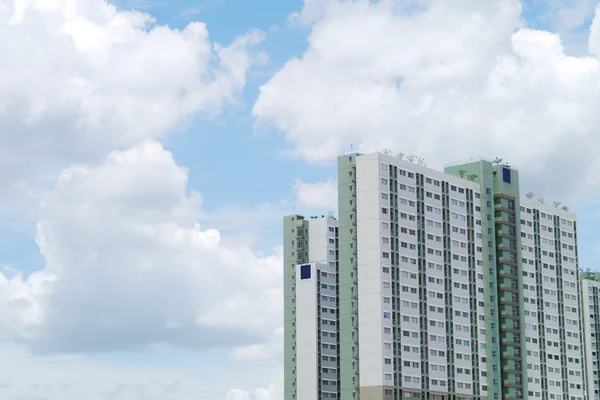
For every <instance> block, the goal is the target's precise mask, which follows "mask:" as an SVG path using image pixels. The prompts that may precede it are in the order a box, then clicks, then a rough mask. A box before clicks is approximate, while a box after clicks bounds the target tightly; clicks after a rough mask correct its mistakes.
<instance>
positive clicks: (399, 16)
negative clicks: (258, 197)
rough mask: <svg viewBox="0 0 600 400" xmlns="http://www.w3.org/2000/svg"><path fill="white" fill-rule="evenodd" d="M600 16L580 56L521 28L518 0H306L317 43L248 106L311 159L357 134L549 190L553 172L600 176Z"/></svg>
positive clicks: (432, 160) (358, 141)
mask: <svg viewBox="0 0 600 400" xmlns="http://www.w3.org/2000/svg"><path fill="white" fill-rule="evenodd" d="M599 15H600V12H598V10H597V11H596V18H595V21H594V24H593V27H592V30H591V34H590V37H589V54H588V55H585V56H581V57H571V56H567V55H566V54H565V51H564V49H563V46H562V44H561V38H560V37H559V36H558V35H557V34H555V33H552V32H548V31H540V30H532V29H529V28H527V27H526V26H524V23H523V21H522V18H521V3H520V2H519V1H518V0H491V1H478V0H457V1H452V2H448V1H445V0H427V1H418V2H416V1H409V2H406V1H380V2H370V1H366V0H353V1H340V0H306V1H305V7H304V10H303V11H302V13H301V14H300V15H299V16H297V18H296V20H297V21H299V22H300V23H303V24H307V25H309V26H311V28H312V31H311V34H310V38H309V46H308V48H307V50H306V51H305V53H304V54H303V55H302V57H300V58H295V59H292V60H290V61H289V62H287V63H286V64H285V65H284V66H283V67H282V68H281V70H279V71H278V72H277V73H276V74H275V75H274V76H273V77H272V78H271V79H270V80H269V81H268V82H267V83H266V84H265V85H263V86H262V87H261V89H260V95H259V97H258V99H257V101H256V103H255V105H254V110H253V112H254V115H255V117H256V118H257V120H258V121H259V122H262V123H270V124H273V125H275V126H276V127H277V128H279V129H280V130H281V131H283V132H284V133H285V135H286V138H287V140H288V141H289V143H290V144H292V145H293V148H294V151H295V153H296V155H297V156H299V157H302V158H304V159H305V160H307V161H309V162H312V163H321V162H329V161H331V160H333V157H335V156H336V155H337V154H338V152H339V151H340V149H341V148H347V147H348V146H350V144H354V145H359V146H360V150H361V151H374V150H381V149H383V148H389V149H391V150H398V151H403V152H406V153H409V154H416V155H418V156H421V157H424V158H425V159H426V160H427V161H428V164H429V165H431V166H434V167H441V165H442V164H443V162H448V161H454V160H460V159H464V158H468V157H472V156H478V155H479V154H482V155H485V156H488V157H490V158H493V157H496V156H500V157H503V158H505V159H506V160H508V161H509V162H510V163H511V164H512V165H513V166H516V167H518V168H520V169H522V170H523V171H525V179H526V180H527V181H528V183H531V185H532V187H533V188H534V189H536V190H537V189H539V188H542V189H543V190H545V191H546V192H547V193H549V194H552V191H553V190H554V191H555V190H556V188H555V187H554V186H555V185H552V184H551V182H550V180H552V181H555V180H557V179H558V180H560V181H561V182H565V184H566V185H567V186H568V187H566V188H565V187H562V188H561V190H562V191H566V192H567V193H569V192H570V191H576V190H578V189H580V188H582V187H586V186H590V185H596V186H598V184H599V183H600V182H598V178H597V174H596V173H595V172H594V171H595V170H596V169H597V168H598V167H600V165H599V164H598V161H597V157H596V154H595V149H597V148H599V146H600V118H599V117H598V115H599V114H598V112H597V110H598V109H600V96H599V95H600V69H599V60H598V56H599V55H600V29H599V28H598V26H599V23H600V22H599V21H598V19H599V18H600V17H599ZM574 176H576V177H578V179H572V177H574Z"/></svg>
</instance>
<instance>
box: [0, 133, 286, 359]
mask: <svg viewBox="0 0 600 400" xmlns="http://www.w3.org/2000/svg"><path fill="white" fill-rule="evenodd" d="M186 183H187V171H186V170H185V169H183V168H181V167H179V166H178V165H176V164H175V162H174V161H173V158H172V156H171V154H170V153H169V152H168V151H166V150H164V149H163V148H162V146H161V145H160V144H158V143H156V142H145V143H143V144H141V145H138V146H136V147H134V148H132V149H129V150H126V151H114V152H112V153H110V155H109V156H108V157H107V158H106V159H105V160H104V161H102V162H100V163H98V164H96V165H94V166H89V167H83V166H81V167H78V166H74V167H71V168H68V169H66V170H64V171H63V172H62V173H61V175H60V178H59V180H58V183H57V185H56V187H55V188H54V190H52V191H51V192H49V193H48V194H47V195H46V196H45V197H44V200H43V205H42V208H41V215H40V219H39V222H38V224H37V243H38V245H39V247H40V250H41V252H42V253H43V255H44V256H45V259H46V263H47V266H46V268H45V269H44V270H42V271H40V272H36V273H33V274H32V275H30V276H28V277H23V276H20V275H18V274H15V273H12V272H10V271H5V272H3V273H2V274H0V328H2V329H1V330H0V332H1V333H2V335H4V337H7V336H10V337H11V338H12V339H17V340H20V341H23V342H25V343H27V344H30V345H31V346H33V347H34V348H35V349H36V350H39V351H53V352H54V351H59V352H86V351H115V350H130V349H139V348H144V347H147V346H151V345H153V344H157V343H170V344H174V345H181V346H187V347H193V348H207V347H212V346H236V345H237V346H242V347H241V348H242V349H243V348H244V347H243V346H252V345H256V344H261V343H263V342H265V341H270V340H272V335H273V332H274V331H275V329H276V327H277V326H278V325H279V323H280V321H279V318H280V315H281V303H282V293H281V288H280V282H281V272H280V265H281V262H282V260H281V255H280V254H279V252H278V254H276V255H273V256H259V255H257V254H256V253H254V252H253V251H252V250H251V249H249V248H247V247H244V246H241V245H239V244H225V243H223V241H222V240H221V236H220V234H219V232H218V231H216V230H214V229H203V228H201V227H200V226H199V225H198V223H197V222H196V215H197V213H198V210H199V208H200V207H201V197H200V196H199V195H197V194H194V193H188V191H187V189H186ZM248 349H250V350H246V353H244V351H243V350H242V353H241V354H242V358H244V357H243V356H244V355H246V358H260V348H258V349H256V348H254V353H252V349H253V348H252V347H249V348H248ZM248 351H250V352H251V353H250V354H248Z"/></svg>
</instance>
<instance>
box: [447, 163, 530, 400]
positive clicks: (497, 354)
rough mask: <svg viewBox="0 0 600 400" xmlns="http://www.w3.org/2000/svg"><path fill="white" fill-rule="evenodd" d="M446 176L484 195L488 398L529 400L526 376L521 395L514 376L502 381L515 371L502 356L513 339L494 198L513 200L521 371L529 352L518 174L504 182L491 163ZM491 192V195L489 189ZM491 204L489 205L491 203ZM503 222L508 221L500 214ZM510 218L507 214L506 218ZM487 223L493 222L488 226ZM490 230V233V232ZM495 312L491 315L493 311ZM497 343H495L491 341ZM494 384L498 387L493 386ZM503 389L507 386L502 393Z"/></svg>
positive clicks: (513, 172) (498, 168) (512, 363)
mask: <svg viewBox="0 0 600 400" xmlns="http://www.w3.org/2000/svg"><path fill="white" fill-rule="evenodd" d="M444 172H445V173H447V174H450V175H454V176H458V177H462V178H463V179H467V178H469V180H471V181H473V182H474V183H479V185H480V191H481V212H482V218H481V219H482V236H483V240H482V250H483V266H484V284H485V288H486V292H485V309H486V314H485V321H486V337H487V343H486V352H487V368H488V370H487V377H488V398H489V399H494V398H495V396H497V397H496V398H499V399H502V398H515V399H516V398H527V379H526V377H525V376H523V379H522V381H521V384H522V385H523V389H522V393H521V394H520V395H518V394H517V389H516V388H514V387H512V386H513V385H514V384H515V380H516V378H515V377H514V375H512V374H509V377H510V378H509V379H507V380H506V381H503V380H502V369H503V364H504V366H506V367H507V368H514V366H515V361H514V360H505V359H504V357H503V356H504V355H503V354H502V352H501V346H500V344H501V340H502V338H507V337H509V338H514V337H513V336H512V335H513V334H512V333H510V336H507V334H508V333H507V332H501V331H502V329H501V328H502V326H501V324H500V318H499V315H500V311H501V308H500V307H499V305H500V303H499V302H500V298H499V297H500V296H501V295H505V293H506V292H504V291H500V289H501V286H500V284H501V282H499V277H498V270H497V264H496V261H497V255H498V254H502V253H506V252H504V251H503V250H502V247H501V246H502V245H503V244H504V242H503V239H501V238H500V237H497V235H496V231H497V230H503V229H506V228H505V226H506V225H505V224H502V225H500V224H498V225H497V224H496V212H495V210H494V207H495V195H497V194H504V195H507V196H511V197H514V212H515V224H514V227H515V235H514V236H515V238H516V239H515V241H516V243H517V245H516V249H517V256H516V263H517V273H518V280H519V308H520V314H519V319H520V322H519V328H520V339H521V340H520V357H521V360H520V361H521V369H522V370H523V371H526V366H527V363H526V354H527V352H526V349H525V340H524V339H525V330H524V329H525V323H524V318H525V314H524V312H523V309H524V307H523V295H522V293H523V291H522V278H521V277H522V265H521V247H520V237H521V234H520V224H519V219H520V218H519V212H520V204H519V198H520V194H519V176H518V172H517V171H516V170H511V183H510V184H509V183H505V182H503V178H502V166H498V165H494V164H492V163H491V162H488V161H484V160H479V161H474V162H471V163H466V164H461V165H454V166H451V167H446V168H445V170H444ZM488 188H489V190H490V191H489V192H488V190H487V189H488ZM488 202H490V203H488ZM500 215H501V217H500V219H505V218H503V217H502V213H500ZM506 215H508V213H507V214H506ZM488 219H491V221H489V222H488ZM489 227H491V231H490V230H488V228H489ZM489 242H492V247H491V248H490V247H489V246H488V243H489ZM498 242H500V243H498ZM497 253H498V254H497ZM490 256H493V257H494V261H490V260H489V257H490ZM492 309H494V310H496V311H495V313H494V314H493V315H492V312H491V310H492ZM494 337H495V338H496V339H495V343H493V341H492V338H494ZM494 380H496V382H497V383H498V384H497V385H494ZM503 385H504V386H505V388H504V390H503Z"/></svg>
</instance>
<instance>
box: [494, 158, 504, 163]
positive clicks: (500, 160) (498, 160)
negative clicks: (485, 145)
mask: <svg viewBox="0 0 600 400" xmlns="http://www.w3.org/2000/svg"><path fill="white" fill-rule="evenodd" d="M492 162H493V163H494V164H500V163H501V162H502V159H501V158H498V157H496V158H495V159H494V161H492Z"/></svg>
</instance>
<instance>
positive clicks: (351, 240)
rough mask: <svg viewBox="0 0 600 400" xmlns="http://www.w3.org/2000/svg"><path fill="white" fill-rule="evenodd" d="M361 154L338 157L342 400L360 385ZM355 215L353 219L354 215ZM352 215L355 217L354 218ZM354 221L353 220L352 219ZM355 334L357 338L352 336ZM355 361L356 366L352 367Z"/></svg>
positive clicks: (353, 399) (353, 397)
mask: <svg viewBox="0 0 600 400" xmlns="http://www.w3.org/2000/svg"><path fill="white" fill-rule="evenodd" d="M358 156H359V155H358V154H356V153H354V154H346V155H343V156H340V157H338V223H339V229H338V240H339V317H340V326H339V328H340V333H339V338H340V343H339V346H340V394H341V400H356V399H358V398H359V394H358V393H356V394H355V392H357V390H356V389H357V387H358V385H359V382H358V374H357V372H358V360H354V358H353V348H354V351H355V352H358V344H355V340H358V328H356V329H355V328H354V326H353V325H352V315H353V305H352V304H353V302H355V301H358V300H355V299H354V298H353V293H354V292H353V290H354V291H356V290H357V289H356V288H355V285H354V282H353V277H352V275H353V272H354V265H355V262H356V256H355V255H354V250H355V249H356V239H355V237H356V236H355V235H356V226H354V225H353V221H356V215H355V213H354V211H353V210H352V208H353V205H355V204H356V203H355V202H356V197H355V196H353V194H355V193H356V183H355V182H354V181H353V180H354V170H355V167H356V158H357V157H358ZM352 215H353V216H352ZM351 216H352V217H351ZM351 218H352V219H351ZM353 335H354V336H353ZM353 362H354V365H353Z"/></svg>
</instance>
